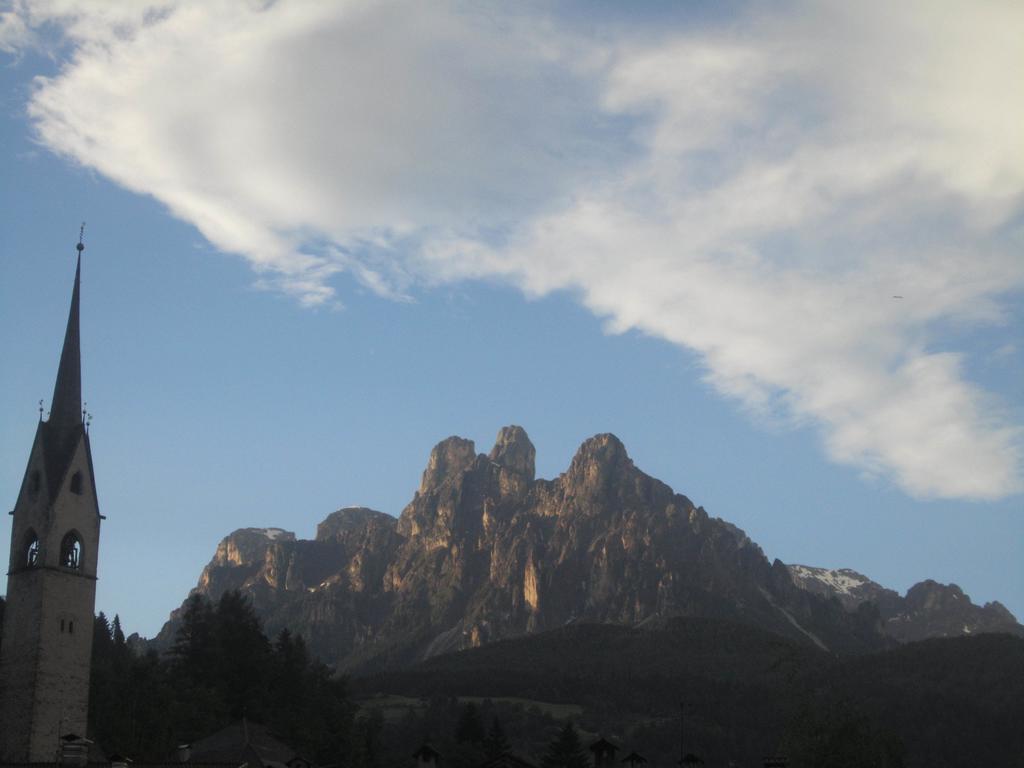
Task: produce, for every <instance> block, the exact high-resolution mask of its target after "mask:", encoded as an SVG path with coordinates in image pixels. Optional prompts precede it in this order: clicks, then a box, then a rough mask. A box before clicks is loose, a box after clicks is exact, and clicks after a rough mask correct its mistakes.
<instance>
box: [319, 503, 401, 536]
mask: <svg viewBox="0 0 1024 768" xmlns="http://www.w3.org/2000/svg"><path fill="white" fill-rule="evenodd" d="M371 523H379V524H382V525H385V526H388V527H393V526H394V524H395V518H393V517H391V515H386V514H384V513H383V512H378V511H377V510H375V509H370V508H369V507H342V508H341V509H339V510H337V511H336V512H331V514H329V515H328V516H327V517H325V518H324V520H323V521H322V522H320V523H318V524H317V526H316V540H317V541H332V540H334V539H337V538H338V537H339V536H342V535H344V534H346V533H349V532H351V531H354V530H362V529H365V528H366V527H367V526H368V525H370V524H371Z"/></svg>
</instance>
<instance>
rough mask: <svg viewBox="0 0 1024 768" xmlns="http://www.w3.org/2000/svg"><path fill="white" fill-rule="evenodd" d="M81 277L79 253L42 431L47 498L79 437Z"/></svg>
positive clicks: (54, 490) (61, 478) (54, 488)
mask: <svg viewBox="0 0 1024 768" xmlns="http://www.w3.org/2000/svg"><path fill="white" fill-rule="evenodd" d="M81 275H82V249H81V248H79V250H78V263H77V265H76V266H75V285H74V288H73V289H72V291H71V309H70V311H69V312H68V327H67V331H65V333H64V347H63V348H62V349H61V353H60V365H59V366H58V367H57V381H56V383H55V384H54V386H53V400H52V401H51V402H50V418H49V419H48V420H47V421H46V423H45V424H42V425H40V426H41V427H42V428H43V439H44V444H43V445H44V452H45V460H46V476H47V484H48V485H49V488H50V497H51V498H53V497H54V496H55V495H56V492H57V489H58V488H59V487H60V483H61V481H62V480H63V479H64V473H65V472H66V471H67V468H68V465H69V464H70V463H71V459H72V454H73V453H74V450H75V447H76V446H77V445H78V441H79V439H80V438H81V436H82V432H83V429H84V428H83V425H82V354H81V345H80V340H79V324H78V304H79V298H78V294H79V286H80V284H81Z"/></svg>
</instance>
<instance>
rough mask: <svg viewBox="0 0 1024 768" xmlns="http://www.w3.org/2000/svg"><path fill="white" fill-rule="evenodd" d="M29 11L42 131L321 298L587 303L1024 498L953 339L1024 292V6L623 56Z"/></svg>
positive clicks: (447, 37)
mask: <svg viewBox="0 0 1024 768" xmlns="http://www.w3.org/2000/svg"><path fill="white" fill-rule="evenodd" d="M97 9H98V10H97ZM14 10H15V15H14V16H13V17H11V18H12V19H14V20H13V21H9V20H8V17H3V19H4V21H3V23H4V28H6V27H8V26H10V28H11V29H12V30H14V29H17V30H19V32H18V34H17V35H13V34H12V35H9V36H8V37H9V38H11V39H15V38H17V39H18V40H22V41H25V40H28V39H29V37H30V33H31V30H33V29H37V28H40V27H41V25H44V24H45V23H47V22H51V23H56V24H58V25H59V26H60V27H61V28H62V29H63V30H64V32H65V34H66V35H67V36H68V38H69V40H70V41H71V43H72V45H73V53H72V55H71V58H70V60H69V61H68V62H67V64H66V65H65V66H64V68H63V70H62V71H61V73H60V74H59V75H58V76H57V77H54V78H51V79H46V80H41V81H40V82H39V84H38V88H37V90H36V92H35V94H34V96H33V99H32V102H31V104H30V106H29V112H30V114H31V116H32V117H33V118H34V120H35V123H36V126H37V128H38V132H39V136H40V139H41V141H42V142H43V143H44V144H46V145H47V146H49V147H50V148H51V149H53V150H54V151H57V152H60V153H63V154H65V155H67V156H69V157H71V158H73V159H75V160H76V161H78V162H81V163H83V164H86V165H89V166H91V167H93V168H95V169H97V170H98V171H100V172H101V173H103V174H105V175H106V176H108V177H110V178H112V179H114V180H115V181H117V182H118V183H120V184H123V185H124V186H126V187H128V188H130V189H133V190H136V191H138V192H141V193H144V194H150V195H153V196H155V197H157V198H158V199H160V200H161V201H163V202H164V203H165V204H166V205H167V206H168V207H169V208H170V209H171V210H172V211H173V212H174V213H175V215H177V216H179V217H181V218H183V219H185V220H187V221H190V222H192V223H193V224H194V225H195V226H196V227H198V228H199V229H200V231H202V232H203V234H204V235H205V236H206V237H207V238H208V239H209V240H210V241H211V242H212V243H214V244H215V245H216V246H218V247H219V248H221V249H223V250H226V251H231V252H236V253H240V254H243V255H244V256H245V257H246V258H248V259H249V260H250V262H251V263H252V265H253V267H254V268H255V269H257V270H258V271H260V272H261V273H262V275H263V280H264V281H265V282H266V283H267V284H269V285H273V286H276V287H278V288H280V289H282V290H285V291H287V292H289V293H292V294H294V295H295V296H297V297H298V298H299V299H300V300H301V301H303V302H305V303H307V304H311V305H315V304H319V303H324V302H328V301H330V300H331V299H332V296H333V289H332V288H331V286H330V279H331V277H332V275H335V274H336V273H337V272H339V271H343V270H344V271H348V272H350V273H351V274H353V275H354V276H355V277H356V278H357V279H359V280H360V281H361V282H362V283H363V284H364V285H366V286H367V287H368V288H370V289H371V290H374V291H376V292H378V293H380V294H381V295H383V296H388V297H391V298H405V297H407V296H408V295H410V293H411V292H412V291H413V290H414V288H415V285H416V284H417V283H419V282H423V281H426V282H430V281H451V280H464V279H472V278H481V277H483V278H500V279H505V280H508V281H511V282H512V283H514V284H516V285H518V286H520V287H521V288H522V289H523V290H524V291H527V292H529V293H535V294H543V293H546V292H550V291H554V290H564V289H568V290H571V291H573V292H575V293H576V294H578V295H579V297H580V300H581V301H582V302H583V303H584V304H585V305H586V306H587V307H589V308H590V309H591V310H593V311H594V312H595V313H597V314H599V315H601V316H602V317H606V318H607V320H608V323H609V327H610V328H611V329H613V330H616V331H622V330H627V329H638V330H640V331H643V332H645V333H649V334H652V335H655V336H659V337H662V338H665V339H667V340H669V341H671V342H673V343H676V344H678V345H680V346H682V347H686V348H689V349H692V350H696V351H697V352H698V353H700V354H701V356H702V359H703V360H704V362H705V364H706V367H707V380H708V381H709V382H710V384H711V385H712V386H714V387H715V388H717V389H718V390H719V391H721V392H723V393H724V394H726V395H728V396H731V397H734V398H737V399H738V400H739V401H740V402H742V403H743V404H744V405H745V406H747V407H749V408H751V409H754V410H760V411H762V412H765V413H769V414H772V415H776V416H777V415H780V414H781V415H783V416H786V417H788V418H792V419H794V420H795V421H797V422H802V423H807V424H811V425H814V426H816V427H817V428H818V429H820V431H821V433H822V438H823V441H824V444H825V447H826V450H827V451H828V453H829V455H830V456H831V457H832V458H833V459H835V460H836V461H839V462H843V463H848V464H852V465H854V466H858V467H860V468H862V469H864V470H865V471H867V472H869V473H872V474H879V475H883V476H887V477H891V478H892V479H893V480H894V481H895V482H896V483H897V484H899V485H900V486H901V487H902V488H904V489H905V490H907V491H908V492H910V493H912V494H914V495H918V496H947V497H965V498H982V499H985V498H998V497H1002V496H1005V495H1007V494H1009V493H1013V492H1016V491H1018V490H1020V489H1021V485H1022V468H1021V464H1022V452H1021V431H1020V429H1019V428H1018V427H1016V426H1014V425H1012V424H1009V423H1008V422H1007V421H1006V420H1005V419H1004V418H1002V417H1001V412H1000V410H999V404H998V403H996V402H994V401H993V400H992V398H990V397H989V396H988V395H986V393H985V392H984V391H983V390H981V389H979V388H978V387H977V386H976V385H973V384H971V383H970V381H969V376H968V375H967V374H968V373H969V372H968V371H966V370H965V358H964V356H963V354H962V353H961V354H958V353H957V352H956V351H955V350H952V349H947V348H944V346H943V335H942V329H943V328H946V327H948V326H949V325H950V324H951V323H953V324H957V323H959V324H983V323H994V322H1001V321H1002V320H1003V319H1004V315H1005V313H1006V312H1008V311H1009V310H1008V309H1007V306H1006V305H1005V303H1004V302H1006V301H1007V297H1008V296H1010V295H1012V293H1013V292H1019V291H1020V290H1021V289H1022V287H1024V260H1022V259H1021V258H1020V255H1019V242H1020V234H1021V233H1020V231H1019V220H1020V219H1019V215H1020V213H1021V209H1022V200H1024V142H1021V141H1020V140H1019V126H1020V125H1022V124H1024V98H1022V97H1021V95H1020V88H1019V82H1018V79H1019V74H1018V73H1019V72H1021V71H1024V48H1022V47H1021V46H1020V45H1019V42H1018V40H1017V39H1016V37H1015V35H1014V32H1015V30H1019V29H1021V28H1024V6H1020V4H1018V3H1012V2H1005V3H1001V2H979V3H944V2H943V3H936V2H927V3H924V2H921V3H916V2H906V3H899V4H895V5H894V4H883V3H867V4H848V3H840V2H834V3H813V4H808V5H806V6H804V5H800V4H796V5H795V6H792V7H791V8H790V9H789V10H788V11H786V12H785V13H781V12H778V10H777V9H773V11H774V13H773V14H769V13H764V12H760V13H759V12H758V11H756V10H751V11H750V12H748V13H747V14H746V15H745V16H744V17H743V18H738V19H736V20H734V23H732V24H730V25H729V26H728V27H727V28H726V27H724V26H720V27H710V26H705V27H701V28H691V29H684V30H678V31H673V30H665V29H660V28H659V29H652V30H650V31H649V32H648V33H647V34H646V35H637V34H636V33H635V32H634V33H633V34H632V35H630V36H626V35H622V36H621V38H620V39H615V36H614V35H608V34H606V35H605V36H604V38H603V40H601V41H597V40H594V39H590V38H587V37H586V36H583V35H580V34H575V33H574V32H573V31H572V30H571V24H569V23H568V22H567V21H566V20H564V19H562V20H560V21H559V20H556V19H551V18H546V17H542V16H540V15H539V14H537V13H536V12H533V11H529V12H525V11H524V12H522V13H520V14H509V13H507V12H506V13H504V14H503V15H501V14H497V13H493V12H491V11H490V10H482V9H481V7H480V6H473V5H470V6H455V5H437V4H431V5H425V4H421V3H410V4H398V3H363V2H352V3H348V4H328V3H321V4H312V3H290V2H278V3H273V4H269V5H267V4H264V3H237V2H231V3H229V2H209V3H192V2H180V3H170V2H168V3H161V4H158V5H153V6H151V7H145V6H143V5H142V4H141V3H124V4H118V3H112V4H109V5H105V4H97V5H96V6H85V7H84V9H83V7H79V6H76V5H75V4H72V3H63V2H52V3H42V4H33V5H31V6H21V5H19V6H15V9H14ZM19 25H20V26H19ZM4 39H7V38H4ZM22 44H25V43H24V42H22ZM8 47H9V48H14V47H16V43H9V44H8ZM1015 217H1016V218H1015ZM1015 222H1017V223H1016V224H1015ZM1015 226H1016V227H1017V229H1016V230H1015V229H1014V227H1015ZM1015 239H1016V245H1015V243H1014V240H1015ZM894 294H897V295H902V296H904V297H905V298H903V299H899V300H896V299H893V298H892V296H893V295H894Z"/></svg>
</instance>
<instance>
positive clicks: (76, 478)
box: [71, 472, 82, 496]
mask: <svg viewBox="0 0 1024 768" xmlns="http://www.w3.org/2000/svg"><path fill="white" fill-rule="evenodd" d="M71 492H72V493H76V494H78V495H79V496H81V495H82V473H81V472H75V474H73V475H72V476H71Z"/></svg>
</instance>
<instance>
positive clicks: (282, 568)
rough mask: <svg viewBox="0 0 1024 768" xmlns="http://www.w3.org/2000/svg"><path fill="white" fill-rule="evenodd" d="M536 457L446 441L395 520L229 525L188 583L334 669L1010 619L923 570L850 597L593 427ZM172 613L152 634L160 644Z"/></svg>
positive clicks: (866, 644) (353, 512)
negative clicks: (240, 599)
mask: <svg viewBox="0 0 1024 768" xmlns="http://www.w3.org/2000/svg"><path fill="white" fill-rule="evenodd" d="M535 457H536V451H535V448H534V446H533V444H532V442H530V439H529V437H528V436H527V434H526V432H525V430H523V429H522V428H521V427H518V426H508V427H503V428H502V429H501V430H500V431H499V433H498V436H497V439H496V441H495V444H494V446H493V448H492V449H491V450H490V451H489V452H488V453H487V454H484V453H477V452H476V447H475V444H474V443H473V441H471V440H466V439H465V438H461V437H457V436H452V437H449V438H446V439H445V440H442V441H441V442H439V443H438V444H437V445H436V446H435V447H434V448H433V450H432V451H431V453H430V457H429V459H428V461H427V465H426V468H425V469H424V471H423V474H422V478H421V482H420V486H419V488H418V489H417V491H416V492H415V494H414V496H413V499H412V500H411V501H410V502H409V504H408V505H406V507H405V509H404V510H403V511H402V513H401V515H400V516H399V517H398V518H393V517H391V516H389V515H386V514H384V513H382V512H377V511H375V510H371V509H368V508H365V507H350V508H343V509H341V510H338V511H336V512H333V513H331V514H330V515H329V516H328V517H327V518H326V519H325V520H324V521H323V522H322V523H320V524H319V525H318V527H317V534H316V538H315V539H313V540H306V539H297V538H296V537H295V535H294V534H292V533H290V532H287V531H284V530H283V529H240V530H238V531H235V532H234V533H232V534H230V535H229V536H227V537H225V539H224V540H222V541H221V543H220V544H219V545H218V548H217V551H216V553H215V555H214V558H213V559H212V560H211V562H210V564H209V565H207V567H206V568H204V570H203V573H202V575H201V576H200V579H199V583H198V585H197V587H196V589H195V590H193V592H198V593H200V594H204V595H206V596H208V597H210V598H213V599H216V598H217V597H218V596H219V595H220V594H223V592H225V591H228V590H231V589H239V590H241V591H243V592H244V593H245V594H247V595H248V596H249V597H250V598H251V599H252V601H253V604H254V607H255V608H256V610H257V611H258V612H259V613H260V615H261V617H262V618H263V620H264V622H265V623H266V626H267V629H268V631H269V632H271V633H273V632H276V631H278V630H280V629H281V628H284V627H288V628H290V629H291V630H292V631H293V632H296V631H297V632H300V633H302V634H303V635H304V636H305V637H306V639H307V641H308V642H309V644H310V647H311V649H312V650H313V651H314V652H315V653H316V654H317V655H319V656H320V657H321V658H322V659H323V660H324V661H327V662H328V663H331V664H334V665H336V666H337V667H339V668H341V669H350V670H358V669H373V668H387V667H396V666H402V665H406V664H409V663H412V662H414V661H417V660H419V659H423V658H428V657H430V656H434V655H437V654H440V653H444V652H446V651H452V650H459V649H461V648H470V647H477V646H480V645H483V644H485V643H488V642H490V641H492V640H496V639H501V638H506V637H515V636H518V635H523V634H531V633H536V632H540V631H544V630H547V629H552V628H555V627H559V626H563V625H565V624H571V623H573V622H577V621H588V622H601V623H612V624H623V625H626V626H636V625H642V624H644V623H645V622H649V621H652V620H657V619H660V618H671V617H673V616H705V617H710V618H720V619H729V620H734V621H739V622H743V623H746V624H749V625H752V626H757V627H761V628H764V629H768V630H770V631H773V632H776V633H778V634H780V635H783V636H785V637H789V638H791V639H793V640H795V641H797V642H801V643H805V644H810V645H814V646H816V647H818V648H821V649H827V650H829V651H831V652H838V653H848V652H859V651H867V650H875V649H879V648H883V647H886V646H887V645H889V644H891V643H892V642H893V641H894V640H900V641H905V640H908V639H916V638H917V637H918V636H924V637H927V636H945V635H942V634H941V633H942V632H946V633H950V632H951V631H952V630H951V628H952V627H955V626H966V627H970V629H971V631H975V630H976V631H997V630H1003V631H1011V632H1016V631H1021V632H1022V633H1024V630H1022V629H1021V627H1020V625H1019V624H1016V621H1015V620H1014V619H1013V617H1012V615H1010V614H1009V612H1008V611H1007V612H1006V613H1005V615H1004V614H1002V613H1000V612H999V610H998V608H993V609H991V610H989V608H988V607H982V608H979V607H978V606H974V605H973V603H970V600H969V598H966V596H964V595H963V593H962V592H961V591H960V590H959V588H956V592H957V593H959V595H960V597H956V596H955V594H954V593H953V592H951V591H950V589H951V588H946V587H941V585H935V583H934V582H931V584H932V585H934V586H930V587H925V588H922V589H921V590H917V592H914V590H915V589H917V587H918V586H920V585H916V586H915V588H913V589H912V590H911V591H910V592H908V596H907V598H900V597H899V595H897V594H896V593H895V592H893V591H891V590H885V588H883V587H881V586H880V585H874V587H870V588H866V591H865V590H862V592H864V595H863V596H862V598H857V597H856V596H853V595H850V594H846V593H844V592H842V590H838V589H836V588H835V585H834V584H833V585H832V588H831V591H830V589H829V585H828V583H827V582H828V579H823V574H824V572H825V571H827V569H816V570H815V569H810V568H809V567H807V566H787V565H785V564H783V563H781V562H780V561H778V560H775V561H774V562H769V560H768V559H767V558H766V557H765V555H764V553H763V551H762V550H761V548H760V547H759V546H757V544H755V543H754V542H752V541H751V540H750V538H749V537H748V536H747V535H746V534H745V533H744V532H743V531H741V530H740V529H739V528H737V527H736V526H735V525H733V524H731V523H728V522H726V521H724V520H720V519H718V518H714V517H711V516H710V515H708V513H707V512H706V511H705V510H704V509H703V507H699V506H696V505H694V504H693V502H692V501H690V499H689V498H687V497H686V496H684V495H682V494H679V493H676V492H675V491H674V490H673V489H672V488H670V487H669V486H668V485H666V484H665V483H663V482H661V481H660V480H657V479H656V478H653V477H650V476H649V475H646V474H645V473H643V472H642V471H641V470H639V469H638V468H637V467H636V466H635V465H634V464H633V461H632V459H630V457H629V455H628V453H627V451H626V449H625V446H624V445H623V444H622V442H621V441H620V440H619V439H618V438H617V437H615V436H614V435H612V434H610V433H604V434H599V435H595V436H594V437H591V438H589V439H587V440H585V441H584V442H583V443H582V444H581V445H580V447H579V449H578V450H577V452H576V454H575V455H574V456H573V458H572V460H571V462H570V465H569V467H568V468H567V469H566V471H565V472H563V473H562V474H561V475H559V476H558V477H556V478H554V479H551V480H546V479H538V478H536V477H535ZM266 531H272V532H273V533H272V535H270V534H268V533H266ZM801 568H803V569H805V571H800V570H799V569H801ZM829 573H831V572H829ZM836 573H838V572H836ZM849 573H852V574H855V572H852V571H851V572H849ZM856 576H857V577H859V578H860V582H859V583H860V584H861V585H862V586H863V585H865V584H867V582H870V580H868V579H867V578H866V577H861V576H860V574H856ZM848 578H851V579H852V578H853V577H848ZM870 584H874V582H870ZM922 584H925V582H922ZM911 592H914V596H913V597H914V599H913V600H911V599H910V597H911ZM890 593H891V594H890ZM871 596H873V598H874V599H873V600H872V599H867V597H871ZM844 598H846V599H845V602H844ZM954 608H955V609H957V610H953V609H954ZM971 608H974V609H977V610H975V611H973V612H972V611H971V610H970V609H971ZM999 608H1002V607H1001V606H999ZM965 610H966V611H967V612H966V613H964V611H965ZM1002 610H1003V611H1005V609H1002ZM179 611H180V609H179ZM979 611H980V612H981V613H978V612H979ZM943 612H945V613H943ZM177 614H178V612H177V611H176V612H175V613H172V616H171V619H170V621H169V622H168V623H167V625H165V627H164V628H163V630H161V633H160V635H159V636H158V638H157V643H158V644H163V645H164V646H166V645H167V644H168V643H169V641H170V637H171V636H172V634H173V631H174V627H175V622H176V618H177ZM939 614H943V616H944V618H940V617H939ZM945 614H949V615H948V616H945ZM979 617H981V618H979ZM982 619H984V620H982ZM956 622H960V624H959V625H957V624H956ZM972 622H974V623H973V624H972Z"/></svg>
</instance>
